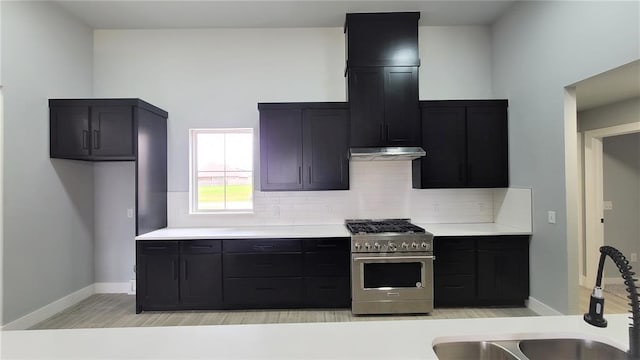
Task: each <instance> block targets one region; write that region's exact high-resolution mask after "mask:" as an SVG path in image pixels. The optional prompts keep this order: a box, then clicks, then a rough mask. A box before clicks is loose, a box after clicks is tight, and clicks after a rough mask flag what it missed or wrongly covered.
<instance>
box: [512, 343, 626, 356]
mask: <svg viewBox="0 0 640 360" xmlns="http://www.w3.org/2000/svg"><path fill="white" fill-rule="evenodd" d="M518 346H519V347H520V351H522V353H523V354H524V355H525V356H526V357H527V358H528V359H529V360H553V359H558V360H560V359H562V360H564V359H580V360H591V359H593V360H598V359H607V360H618V359H620V360H626V359H627V353H626V352H625V351H622V350H620V349H618V348H615V347H613V346H611V345H607V344H604V343H601V342H598V341H590V340H585V339H539V340H521V341H520V343H519V345H518Z"/></svg>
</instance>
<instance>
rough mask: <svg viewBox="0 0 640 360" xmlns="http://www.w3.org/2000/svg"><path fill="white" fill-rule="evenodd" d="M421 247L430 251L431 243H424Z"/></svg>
mask: <svg viewBox="0 0 640 360" xmlns="http://www.w3.org/2000/svg"><path fill="white" fill-rule="evenodd" d="M421 246H422V248H423V249H425V250H429V243H426V242H423V243H422V245H421Z"/></svg>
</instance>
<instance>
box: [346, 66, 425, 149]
mask: <svg viewBox="0 0 640 360" xmlns="http://www.w3.org/2000/svg"><path fill="white" fill-rule="evenodd" d="M348 77H349V79H348V97H349V106H350V117H351V137H350V145H351V146H352V147H368V146H418V145H420V112H419V105H418V68H417V67H351V68H349V70H348Z"/></svg>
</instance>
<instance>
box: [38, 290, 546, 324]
mask: <svg viewBox="0 0 640 360" xmlns="http://www.w3.org/2000/svg"><path fill="white" fill-rule="evenodd" d="M535 315H536V314H535V313H534V312H532V311H531V310H529V309H527V308H522V307H507V308H498V307H487V308H437V309H435V310H434V311H433V312H432V313H431V314H430V315H403V316H390V315H375V316H354V315H352V314H351V311H350V310H348V309H339V310H334V309H326V310H317V309H313V310H245V311H240V310H234V311H172V312H164V311H163V312H159V311H158V312H155V311H144V312H142V313H141V314H136V313H135V296H133V295H126V294H97V295H93V296H91V297H89V298H87V299H86V300H84V301H82V302H80V303H78V304H77V305H75V306H72V307H70V308H69V309H67V310H65V311H63V312H61V313H59V314H56V315H54V316H53V317H51V318H49V319H47V320H45V321H43V322H41V323H39V324H37V325H35V326H33V327H32V328H31V329H72V328H107V327H136V326H187V325H225V324H271V323H309V322H348V321H370V320H411V319H457V318H486V317H513V316H535Z"/></svg>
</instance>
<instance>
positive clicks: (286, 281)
mask: <svg viewBox="0 0 640 360" xmlns="http://www.w3.org/2000/svg"><path fill="white" fill-rule="evenodd" d="M302 299H303V279H302V278H300V277H294V278H278V279H269V278H247V279H225V280H224V302H225V304H226V305H227V306H230V307H234V306H245V307H246V306H250V307H254V308H268V307H274V306H300V305H301V304H302Z"/></svg>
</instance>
